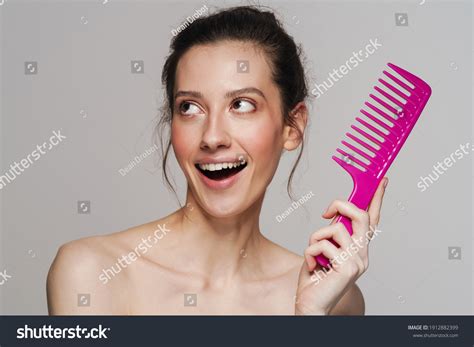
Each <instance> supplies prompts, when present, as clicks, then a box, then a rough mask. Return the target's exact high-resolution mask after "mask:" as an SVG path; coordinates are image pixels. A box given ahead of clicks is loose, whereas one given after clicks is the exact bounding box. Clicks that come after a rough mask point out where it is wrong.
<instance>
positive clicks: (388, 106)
mask: <svg viewBox="0 0 474 347" xmlns="http://www.w3.org/2000/svg"><path fill="white" fill-rule="evenodd" d="M369 96H370V97H371V98H372V99H374V100H375V101H377V102H378V103H379V104H380V105H382V106H383V107H385V108H386V109H387V110H389V111H390V112H392V113H393V114H398V112H397V110H396V109H395V108H393V107H392V106H390V105H389V104H387V103H386V102H385V101H383V100H382V99H380V98H379V97H378V96H376V95H374V94H369Z"/></svg>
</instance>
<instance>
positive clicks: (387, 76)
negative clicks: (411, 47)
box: [316, 63, 431, 267]
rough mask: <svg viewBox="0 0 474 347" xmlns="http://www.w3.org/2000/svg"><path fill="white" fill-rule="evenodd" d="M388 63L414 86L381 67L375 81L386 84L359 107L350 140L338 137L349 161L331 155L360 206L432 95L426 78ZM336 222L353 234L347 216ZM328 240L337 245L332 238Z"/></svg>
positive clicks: (366, 201)
mask: <svg viewBox="0 0 474 347" xmlns="http://www.w3.org/2000/svg"><path fill="white" fill-rule="evenodd" d="M387 66H388V67H390V68H391V69H392V70H393V71H395V72H396V73H397V74H398V75H399V76H401V77H403V78H404V79H405V80H406V81H408V82H409V83H411V84H412V85H413V88H412V87H411V86H410V85H408V84H407V83H405V82H404V81H402V79H400V78H398V77H397V76H396V75H395V74H393V72H389V71H383V74H384V76H383V77H384V79H382V78H379V79H378V81H379V82H380V83H381V85H382V86H383V87H385V88H384V89H382V88H380V87H378V86H375V87H374V89H375V91H376V93H374V94H370V95H369V97H370V99H371V100H370V101H369V102H366V103H365V106H367V109H366V110H364V109H361V110H360V112H361V113H362V115H363V116H362V117H356V120H357V123H358V124H357V125H352V126H351V128H352V129H353V130H354V133H355V134H352V133H346V136H347V137H348V139H350V140H351V141H352V143H349V142H348V141H341V143H342V144H343V145H344V146H345V147H346V148H347V150H344V149H340V148H338V149H337V152H339V153H340V154H341V155H342V156H343V157H344V159H346V158H347V159H348V162H346V161H345V160H342V159H341V158H339V157H337V156H333V157H332V158H333V159H334V160H335V161H336V162H337V163H338V164H339V165H341V166H342V167H343V168H344V170H346V171H347V172H349V174H350V175H351V177H352V180H353V183H354V188H353V190H352V193H351V195H350V197H349V199H348V200H349V201H350V202H352V203H353V204H355V205H356V206H357V207H359V208H360V209H363V210H367V208H368V206H369V203H370V201H371V200H372V197H373V196H374V194H375V191H376V189H377V187H378V185H379V183H380V181H381V180H382V179H383V177H384V176H385V173H386V172H387V170H388V169H389V167H390V165H392V163H393V161H394V160H395V157H396V156H397V154H398V152H400V149H401V148H402V146H403V144H404V143H405V141H406V139H407V138H408V135H410V132H411V130H412V129H413V127H414V126H415V123H416V121H417V120H418V118H419V117H420V114H421V112H422V111H423V108H424V107H425V105H426V103H427V102H428V99H429V98H430V95H431V88H430V86H429V85H428V84H427V83H426V82H425V81H423V80H421V79H420V78H418V77H417V76H415V75H413V74H411V73H410V72H408V71H406V70H404V69H402V68H400V67H398V66H396V65H394V64H391V63H388V64H387ZM400 99H401V101H400ZM356 144H357V145H358V146H357V145H356ZM350 152H352V154H351V153H350ZM356 155H357V157H356ZM363 159H365V161H364V160H363ZM363 170H364V171H363ZM336 222H341V223H343V224H344V226H345V227H346V229H347V231H348V232H349V234H350V235H352V225H351V220H350V219H349V218H347V217H344V216H341V215H339V216H338V217H337V218H336ZM330 241H331V242H332V243H333V244H334V245H336V246H337V247H339V246H338V245H337V243H336V242H335V241H334V240H332V239H330ZM316 260H317V261H318V263H319V264H321V265H322V266H324V267H327V266H328V265H329V260H328V259H327V258H326V257H325V256H324V255H322V254H320V255H318V256H317V257H316Z"/></svg>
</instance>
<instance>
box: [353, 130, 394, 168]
mask: <svg viewBox="0 0 474 347" xmlns="http://www.w3.org/2000/svg"><path fill="white" fill-rule="evenodd" d="M346 136H347V137H348V138H350V139H352V140H354V141H355V142H357V143H358V144H359V145H361V146H362V147H365V148H367V149H368V150H369V151H371V152H372V153H374V155H375V157H376V158H379V160H380V162H382V163H384V162H385V158H384V157H382V156H381V155H380V154H379V150H378V149H376V148H374V147H372V146H371V145H369V144H368V143H365V142H364V141H362V140H361V139H359V138H358V137H357V136H354V135H352V134H351V133H346Z"/></svg>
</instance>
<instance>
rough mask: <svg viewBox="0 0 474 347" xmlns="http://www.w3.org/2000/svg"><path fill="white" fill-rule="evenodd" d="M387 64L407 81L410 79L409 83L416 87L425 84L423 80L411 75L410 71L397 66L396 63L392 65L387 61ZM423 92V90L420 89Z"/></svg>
mask: <svg viewBox="0 0 474 347" xmlns="http://www.w3.org/2000/svg"><path fill="white" fill-rule="evenodd" d="M387 66H389V67H390V68H392V70H394V71H395V72H397V73H398V74H399V75H400V76H403V78H405V79H406V80H407V81H410V83H411V84H413V85H414V86H415V88H416V87H421V88H422V89H423V87H424V86H425V85H426V83H425V82H424V81H422V80H421V79H419V78H418V77H417V76H415V75H413V74H412V73H410V72H408V71H406V70H404V69H402V68H401V67H398V66H397V65H394V64H392V63H388V64H387ZM422 93H423V94H425V92H424V91H422Z"/></svg>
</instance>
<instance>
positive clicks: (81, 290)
mask: <svg viewBox="0 0 474 347" xmlns="http://www.w3.org/2000/svg"><path fill="white" fill-rule="evenodd" d="M162 80H163V84H164V86H165V89H166V96H167V103H168V104H167V105H166V106H167V112H166V113H165V115H164V116H163V118H162V119H161V122H160V125H161V126H163V125H169V126H170V128H171V138H170V141H169V142H168V145H165V148H166V153H164V163H163V164H164V165H163V168H164V170H165V171H164V176H165V178H166V180H167V182H168V184H169V181H168V176H167V173H166V159H167V157H168V151H169V149H170V147H172V148H173V150H174V153H175V155H176V158H177V161H178V163H179V166H180V167H181V169H182V171H183V173H184V175H185V177H186V180H187V183H188V186H187V194H186V205H185V206H184V207H182V208H180V209H178V210H177V211H175V212H174V213H172V214H170V215H168V216H166V217H164V218H162V219H159V220H157V221H153V222H151V223H148V224H144V225H140V226H137V227H134V228H131V229H128V230H125V231H122V232H118V233H114V234H111V235H107V236H99V237H91V238H85V239H81V240H78V241H73V242H70V243H67V244H65V245H63V246H62V247H61V248H60V249H59V251H58V254H57V256H56V258H55V260H54V262H53V264H52V266H51V269H50V272H49V275H48V285H47V287H48V307H49V312H50V314H54V315H62V314H132V315H138V314H164V315H168V314H229V315H233V314H251V315H260V314H263V315H294V314H296V315H300V314H304V315H326V314H363V313H364V299H363V296H362V293H361V291H360V290H359V288H358V287H357V286H356V284H355V281H356V280H357V278H358V277H359V276H360V275H361V274H362V273H363V272H364V271H365V270H366V269H367V266H368V249H367V244H368V240H369V239H370V237H371V235H370V232H368V231H369V229H371V228H370V226H373V225H376V224H377V223H378V221H379V215H380V208H381V204H382V197H383V194H384V188H385V187H384V186H385V185H386V183H387V179H386V178H385V179H384V180H382V183H381V185H380V187H379V188H378V190H377V192H376V194H375V196H374V198H373V200H372V202H371V205H370V208H369V209H368V212H366V211H363V210H360V209H359V208H357V207H356V206H355V205H353V204H351V203H349V202H345V201H333V202H332V203H331V204H330V205H329V207H328V209H327V210H326V211H325V212H324V213H323V215H322V217H323V218H326V219H332V218H334V217H335V216H337V214H341V215H345V216H347V217H349V218H350V219H351V220H352V225H353V230H354V234H353V235H352V237H351V236H350V235H349V234H348V232H347V231H346V229H345V228H344V226H343V225H342V224H341V223H334V222H333V223H332V224H330V225H329V226H327V227H324V228H322V229H320V230H317V231H315V232H314V233H313V234H312V235H311V237H310V240H309V246H308V247H307V248H306V251H305V254H304V258H303V257H300V256H298V255H296V254H294V253H292V252H290V251H288V250H286V249H284V248H282V247H280V246H279V245H277V244H275V243H273V242H272V241H270V240H268V239H266V238H265V237H264V236H263V235H262V233H261V232H260V229H259V216H260V210H261V207H262V203H263V199H264V196H265V191H266V189H267V187H268V185H269V184H270V182H271V180H272V178H273V176H274V173H275V171H276V169H277V166H278V163H279V160H280V157H281V155H282V153H283V151H285V150H286V151H293V150H295V149H297V148H298V147H300V152H299V156H298V159H297V161H296V164H295V166H296V165H297V163H298V161H299V159H300V157H301V151H302V149H303V139H304V136H303V134H304V131H305V128H306V125H307V117H308V112H307V108H306V106H305V98H306V97H307V86H306V82H305V76H304V69H303V67H302V64H301V60H300V50H299V49H298V47H297V46H296V45H295V43H294V41H293V39H292V38H291V37H290V36H289V35H288V34H286V32H285V31H284V30H283V28H282V26H281V24H280V23H279V22H278V21H277V20H276V18H275V16H274V15H273V14H272V13H271V12H264V11H261V10H259V9H256V8H254V7H236V8H231V9H227V10H224V11H221V12H218V13H216V14H213V15H210V16H208V17H205V18H200V19H198V20H196V21H194V22H193V23H192V24H191V25H189V26H188V27H187V28H186V29H185V30H184V31H182V32H180V33H179V35H177V36H176V37H175V38H174V39H173V42H172V45H171V54H170V56H169V57H168V58H167V60H166V63H165V65H164V69H163V74H162ZM162 144H163V142H162ZM294 170H295V167H293V170H292V172H291V175H290V179H289V182H288V187H289V186H290V182H291V177H292V175H293V172H294ZM331 237H332V238H333V239H334V240H335V241H336V242H337V243H338V244H339V245H340V248H337V247H336V246H335V245H333V244H332V243H331V242H329V241H327V240H326V239H328V238H331ZM356 238H359V239H360V240H364V242H359V243H358V245H359V246H360V247H359V248H358V251H357V252H355V253H353V254H351V256H350V257H349V258H348V259H346V260H345V261H343V262H341V263H337V264H336V263H335V264H334V266H333V268H332V269H331V270H330V271H329V272H327V273H324V276H316V275H315V271H320V270H321V268H320V266H319V265H318V264H316V261H315V258H314V257H315V256H317V255H319V254H323V255H325V256H326V257H327V258H329V259H336V258H338V257H339V256H340V255H341V252H342V251H343V250H344V249H349V248H350V246H354V242H355V239H356ZM319 273H321V272H319ZM82 294H85V295H82ZM87 295H90V297H89V298H88V297H87ZM78 300H79V301H78Z"/></svg>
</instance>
